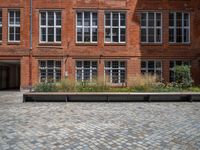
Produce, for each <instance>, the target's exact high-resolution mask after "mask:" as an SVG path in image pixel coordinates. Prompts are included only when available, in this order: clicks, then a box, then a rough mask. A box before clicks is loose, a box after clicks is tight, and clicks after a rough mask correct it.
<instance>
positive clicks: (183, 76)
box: [173, 65, 193, 88]
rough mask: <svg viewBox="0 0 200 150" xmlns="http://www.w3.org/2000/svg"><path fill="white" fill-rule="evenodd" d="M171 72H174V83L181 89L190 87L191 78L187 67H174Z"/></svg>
mask: <svg viewBox="0 0 200 150" xmlns="http://www.w3.org/2000/svg"><path fill="white" fill-rule="evenodd" d="M173 70H174V72H175V82H176V83H177V84H178V85H179V86H180V87H181V88H188V87H191V86H192V83H193V80H192V78H191V72H190V67H189V66H188V65H181V66H176V67H174V68H173Z"/></svg>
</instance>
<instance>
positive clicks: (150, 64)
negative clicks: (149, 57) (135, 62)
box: [148, 61, 154, 69]
mask: <svg viewBox="0 0 200 150" xmlns="http://www.w3.org/2000/svg"><path fill="white" fill-rule="evenodd" d="M148 68H152V69H153V68H154V61H148Z"/></svg>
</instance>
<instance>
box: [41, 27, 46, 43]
mask: <svg viewBox="0 0 200 150" xmlns="http://www.w3.org/2000/svg"><path fill="white" fill-rule="evenodd" d="M41 41H46V28H41Z"/></svg>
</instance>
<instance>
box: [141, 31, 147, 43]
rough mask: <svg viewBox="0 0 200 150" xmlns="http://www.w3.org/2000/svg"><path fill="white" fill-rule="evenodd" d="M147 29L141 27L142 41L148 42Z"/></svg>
mask: <svg viewBox="0 0 200 150" xmlns="http://www.w3.org/2000/svg"><path fill="white" fill-rule="evenodd" d="M146 35H147V33H146V29H141V41H142V42H147V38H146Z"/></svg>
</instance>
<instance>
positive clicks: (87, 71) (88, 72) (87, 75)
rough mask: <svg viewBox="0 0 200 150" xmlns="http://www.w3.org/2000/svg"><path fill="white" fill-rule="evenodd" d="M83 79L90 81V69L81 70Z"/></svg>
mask: <svg viewBox="0 0 200 150" xmlns="http://www.w3.org/2000/svg"><path fill="white" fill-rule="evenodd" d="M83 75H84V81H87V82H89V81H90V69H84V71H83Z"/></svg>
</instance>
